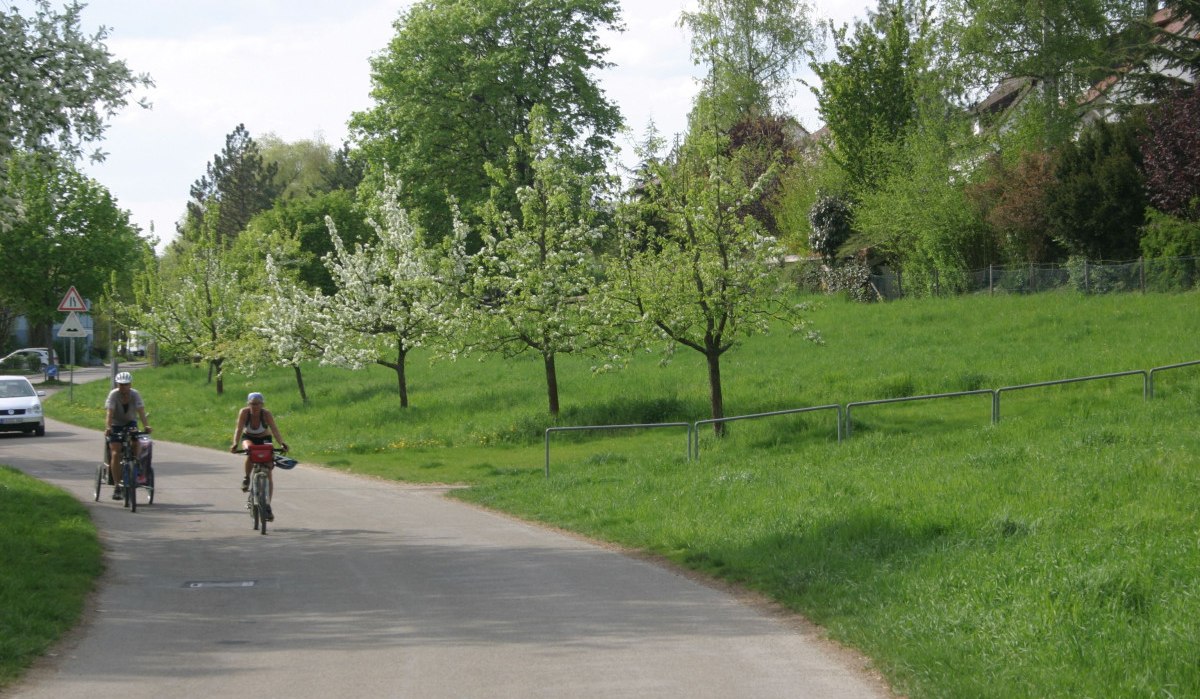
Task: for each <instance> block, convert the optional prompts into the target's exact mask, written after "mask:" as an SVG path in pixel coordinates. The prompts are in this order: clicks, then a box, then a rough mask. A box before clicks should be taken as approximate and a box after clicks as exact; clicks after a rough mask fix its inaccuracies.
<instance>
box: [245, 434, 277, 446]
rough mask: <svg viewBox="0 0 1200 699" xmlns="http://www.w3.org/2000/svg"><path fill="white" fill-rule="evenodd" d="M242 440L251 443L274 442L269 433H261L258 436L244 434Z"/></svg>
mask: <svg viewBox="0 0 1200 699" xmlns="http://www.w3.org/2000/svg"><path fill="white" fill-rule="evenodd" d="M242 440H243V441H249V442H250V443H251V444H272V443H273V442H272V441H271V435H269V434H260V435H258V436H257V437H255V436H253V435H249V434H243V435H242Z"/></svg>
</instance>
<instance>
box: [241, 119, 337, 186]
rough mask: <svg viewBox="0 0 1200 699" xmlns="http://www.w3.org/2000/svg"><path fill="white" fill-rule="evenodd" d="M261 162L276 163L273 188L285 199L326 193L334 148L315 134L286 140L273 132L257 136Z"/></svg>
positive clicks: (331, 169)
mask: <svg viewBox="0 0 1200 699" xmlns="http://www.w3.org/2000/svg"><path fill="white" fill-rule="evenodd" d="M257 141H258V149H259V152H260V153H262V159H263V162H264V163H274V164H275V165H276V168H275V172H274V175H275V177H274V180H273V182H272V190H273V191H274V192H276V196H277V198H279V199H283V200H284V201H288V200H291V199H300V198H305V197H311V196H314V195H317V194H321V193H323V192H328V191H330V190H331V189H333V187H332V186H331V184H330V181H329V175H330V173H331V172H332V171H333V169H334V164H335V154H334V150H333V148H332V147H331V146H330V145H329V144H328V143H326V142H325V139H324V138H322V137H321V136H320V135H318V136H317V137H316V138H315V139H301V140H299V141H294V142H291V143H289V142H287V141H284V140H283V139H282V138H280V137H279V136H276V135H275V134H273V133H268V134H267V135H265V136H263V137H261V138H259V139H257Z"/></svg>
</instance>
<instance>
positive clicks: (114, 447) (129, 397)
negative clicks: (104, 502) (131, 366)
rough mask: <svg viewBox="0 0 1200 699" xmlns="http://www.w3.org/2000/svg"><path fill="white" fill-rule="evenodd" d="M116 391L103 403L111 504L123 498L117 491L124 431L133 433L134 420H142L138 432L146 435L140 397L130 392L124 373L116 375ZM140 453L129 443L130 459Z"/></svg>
mask: <svg viewBox="0 0 1200 699" xmlns="http://www.w3.org/2000/svg"><path fill="white" fill-rule="evenodd" d="M116 381H117V387H116V388H114V389H113V390H111V391H109V393H108V398H106V399H105V400H104V409H105V418H104V437H105V441H107V442H108V472H109V474H110V475H111V476H112V478H113V483H114V484H115V485H116V487H115V488H113V495H112V497H113V500H120V499H121V498H123V497H125V492H124V489H123V488H122V487H121V476H122V473H121V440H122V438H123V437H124V435H125V432H126V430H136V429H137V425H138V418H139V417H141V419H142V431H143V432H146V433H147V434H149V432H150V423H149V421H147V420H146V405H145V403H143V402H142V394H140V393H138V392H137V391H135V390H134V389H133V375H132V374H130V373H129V372H128V371H122V372H121V373H119V374H117V378H116ZM140 451H141V444H139V443H138V442H137V441H134V443H133V455H134V456H135V457H136V456H137V455H138V453H139V452H140Z"/></svg>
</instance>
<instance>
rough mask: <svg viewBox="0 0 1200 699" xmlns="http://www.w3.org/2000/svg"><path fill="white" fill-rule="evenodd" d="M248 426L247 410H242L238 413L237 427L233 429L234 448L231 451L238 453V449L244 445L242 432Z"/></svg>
mask: <svg viewBox="0 0 1200 699" xmlns="http://www.w3.org/2000/svg"><path fill="white" fill-rule="evenodd" d="M245 426H246V409H245V408H242V409H241V410H239V411H238V416H237V426H236V427H234V428H233V446H232V447H230V451H237V448H238V447H240V446H241V445H242V430H243V429H244V428H245Z"/></svg>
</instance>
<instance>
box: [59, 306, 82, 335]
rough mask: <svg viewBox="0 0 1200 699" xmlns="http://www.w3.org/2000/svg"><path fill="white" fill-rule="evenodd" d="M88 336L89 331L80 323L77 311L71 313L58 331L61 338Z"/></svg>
mask: <svg viewBox="0 0 1200 699" xmlns="http://www.w3.org/2000/svg"><path fill="white" fill-rule="evenodd" d="M87 335H88V331H87V330H84V329H83V324H82V323H80V322H79V316H77V315H75V311H71V314H70V315H68V316H67V319H66V320H64V321H63V324H62V326H61V327H59V329H58V336H59V337H87Z"/></svg>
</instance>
